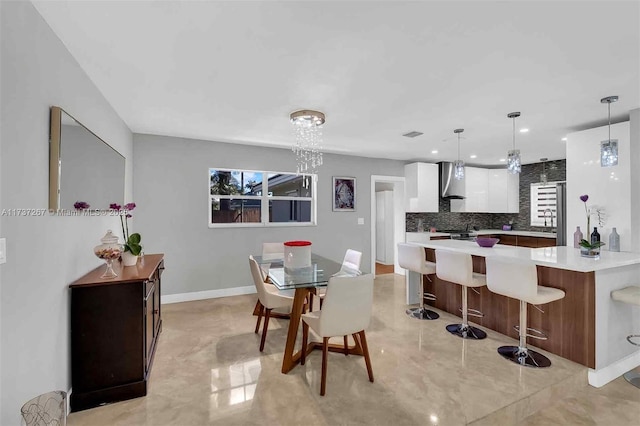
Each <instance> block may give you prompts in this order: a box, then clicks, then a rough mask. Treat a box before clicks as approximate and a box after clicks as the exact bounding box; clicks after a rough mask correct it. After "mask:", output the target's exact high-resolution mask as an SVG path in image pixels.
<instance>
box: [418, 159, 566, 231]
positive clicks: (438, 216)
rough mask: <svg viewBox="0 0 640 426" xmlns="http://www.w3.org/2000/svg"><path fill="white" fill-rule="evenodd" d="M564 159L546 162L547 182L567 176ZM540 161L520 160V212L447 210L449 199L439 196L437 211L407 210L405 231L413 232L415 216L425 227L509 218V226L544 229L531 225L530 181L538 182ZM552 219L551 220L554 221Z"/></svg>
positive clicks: (490, 224) (484, 225) (490, 225)
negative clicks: (414, 211) (412, 211)
mask: <svg viewBox="0 0 640 426" xmlns="http://www.w3.org/2000/svg"><path fill="white" fill-rule="evenodd" d="M566 163H567V162H566V160H556V161H548V162H547V163H546V166H545V167H546V170H547V177H548V179H549V182H555V181H564V180H565V179H566V176H567V165H566ZM540 173H542V163H533V164H523V165H522V172H521V173H520V213H517V214H516V213H455V212H451V210H450V203H449V201H448V200H447V201H445V200H442V199H440V206H439V211H438V213H407V222H406V224H407V228H406V229H407V232H416V230H417V228H418V220H419V219H422V220H423V221H424V227H425V230H427V229H429V227H431V226H433V227H435V228H436V229H465V226H466V225H467V224H468V225H469V227H474V226H475V227H477V228H478V229H501V228H502V225H503V224H507V223H509V221H512V222H513V229H516V230H517V229H519V230H526V231H548V230H549V228H544V227H540V226H531V225H530V223H531V218H530V213H531V184H532V183H536V182H540ZM554 223H555V222H554Z"/></svg>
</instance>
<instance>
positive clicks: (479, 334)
mask: <svg viewBox="0 0 640 426" xmlns="http://www.w3.org/2000/svg"><path fill="white" fill-rule="evenodd" d="M436 275H437V276H438V278H440V279H441V280H444V281H449V282H450V283H454V284H458V285H461V286H462V309H461V311H462V324H449V325H448V326H447V331H448V332H449V333H451V334H455V335H456V336H458V337H462V338H463V339H475V340H480V339H484V338H486V337H487V333H485V332H484V331H482V330H480V329H479V328H478V327H473V326H471V325H469V322H468V318H469V315H471V316H473V317H479V318H482V317H483V316H484V314H483V313H482V312H480V311H479V310H477V309H469V306H468V302H467V287H472V288H473V287H483V286H485V285H487V281H486V279H485V276H484V275H482V274H478V273H475V272H473V260H472V259H471V255H470V254H466V253H458V252H454V251H450V250H440V249H438V250H436ZM474 291H476V292H477V290H475V289H474Z"/></svg>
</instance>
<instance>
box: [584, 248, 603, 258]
mask: <svg viewBox="0 0 640 426" xmlns="http://www.w3.org/2000/svg"><path fill="white" fill-rule="evenodd" d="M580 256H582V257H589V258H591V259H598V258H600V247H597V248H587V247H580Z"/></svg>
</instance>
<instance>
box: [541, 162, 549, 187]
mask: <svg viewBox="0 0 640 426" xmlns="http://www.w3.org/2000/svg"><path fill="white" fill-rule="evenodd" d="M547 160H548V158H541V159H540V161H542V173H540V183H541V184H543V185H546V184H547V182H548V181H549V177H548V176H547V168H546V163H547Z"/></svg>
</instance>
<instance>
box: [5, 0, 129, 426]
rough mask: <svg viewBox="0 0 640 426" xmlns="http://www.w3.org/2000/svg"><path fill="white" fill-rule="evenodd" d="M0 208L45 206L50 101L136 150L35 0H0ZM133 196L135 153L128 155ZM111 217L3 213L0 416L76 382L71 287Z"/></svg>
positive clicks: (113, 224) (13, 418)
mask: <svg viewBox="0 0 640 426" xmlns="http://www.w3.org/2000/svg"><path fill="white" fill-rule="evenodd" d="M0 11H1V12H0V15H1V18H0V19H1V24H0V40H1V41H0V43H1V52H2V53H1V57H0V67H1V68H0V71H1V77H0V92H1V98H0V117H1V120H2V125H1V130H0V132H1V133H0V140H2V145H1V146H0V172H1V175H0V209H14V208H15V209H17V208H33V209H46V208H47V207H48V193H49V189H48V188H49V185H48V182H49V142H48V141H49V107H50V106H51V105H58V106H61V107H62V108H64V109H65V110H66V111H68V112H69V113H70V114H72V115H74V116H75V117H76V118H77V119H78V120H80V121H81V122H82V123H84V124H85V125H86V126H87V127H89V128H90V129H91V130H93V131H94V132H95V133H96V134H97V135H99V136H100V137H101V138H102V139H104V140H105V141H108V142H109V143H110V144H111V145H112V146H113V147H114V148H115V149H117V150H118V151H119V152H120V153H121V154H122V155H124V156H125V157H126V158H128V159H131V152H132V135H131V132H130V131H129V129H128V128H127V126H126V125H125V124H124V123H123V121H122V120H121V119H120V118H119V117H118V115H117V114H116V113H115V111H114V110H113V109H112V108H111V106H110V105H109V103H108V102H107V101H106V100H105V99H104V97H103V96H102V95H101V94H100V92H99V91H98V89H97V88H96V87H95V86H94V84H93V83H92V82H91V80H90V79H89V78H88V77H87V76H86V74H85V73H84V72H83V71H82V69H81V68H80V66H79V65H78V64H77V62H76V61H75V60H74V59H73V57H72V56H71V54H70V53H69V52H68V51H67V49H66V48H65V47H64V45H63V44H62V43H61V42H60V40H59V39H58V38H57V37H56V36H55V35H54V33H53V32H52V31H51V29H50V28H49V26H48V25H47V24H46V23H45V22H44V20H43V19H42V18H41V16H40V15H39V14H38V12H37V11H36V10H35V8H34V7H33V5H32V4H31V3H30V2H0ZM127 171H128V175H127V180H126V188H127V191H126V193H127V195H128V196H129V197H130V196H131V190H132V181H131V162H130V161H127ZM108 228H111V229H113V230H114V231H117V230H118V229H119V221H118V219H117V218H114V217H69V216H67V217H52V216H48V215H45V216H44V217H8V216H2V217H0V229H1V230H2V233H3V234H2V236H3V237H6V238H7V263H6V264H4V265H0V280H1V281H2V286H0V315H1V317H0V334H1V336H0V337H1V340H0V341H1V342H2V348H1V350H0V353H1V361H0V363H1V369H0V370H1V372H0V383H1V385H0V389H1V392H2V405H1V406H2V417H1V419H0V424H3V425H14V424H20V414H19V413H20V407H21V406H22V404H23V403H24V402H26V401H27V400H29V399H31V398H33V397H35V396H37V395H39V394H42V393H44V392H48V391H51V390H55V389H61V390H69V388H70V386H71V382H70V368H69V366H70V356H69V335H70V330H69V291H68V285H69V283H71V282H72V281H73V280H75V279H76V278H78V277H80V276H81V275H83V274H84V273H86V272H88V271H89V270H91V269H93V268H94V267H96V266H98V265H100V264H101V262H100V260H99V259H98V258H96V257H95V256H94V255H93V251H92V249H93V247H94V246H95V245H97V244H99V239H100V238H101V237H102V236H103V235H104V233H105V232H106V230H107V229H108Z"/></svg>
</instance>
